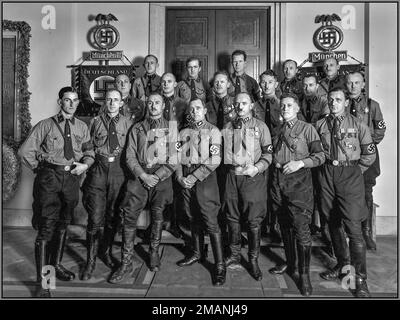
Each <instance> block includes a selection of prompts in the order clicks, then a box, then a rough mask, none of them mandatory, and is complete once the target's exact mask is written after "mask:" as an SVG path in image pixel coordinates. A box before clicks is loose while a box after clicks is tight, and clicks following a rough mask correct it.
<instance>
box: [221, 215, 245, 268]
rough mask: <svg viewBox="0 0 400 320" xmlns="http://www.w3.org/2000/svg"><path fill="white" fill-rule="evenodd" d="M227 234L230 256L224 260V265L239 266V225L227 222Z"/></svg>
mask: <svg viewBox="0 0 400 320" xmlns="http://www.w3.org/2000/svg"><path fill="white" fill-rule="evenodd" d="M228 230H229V231H228V232H229V248H230V251H231V254H230V256H228V257H227V258H225V265H226V266H227V267H228V266H230V265H232V264H240V260H241V255H240V250H241V246H242V234H241V232H240V224H239V223H236V222H231V221H229V222H228Z"/></svg>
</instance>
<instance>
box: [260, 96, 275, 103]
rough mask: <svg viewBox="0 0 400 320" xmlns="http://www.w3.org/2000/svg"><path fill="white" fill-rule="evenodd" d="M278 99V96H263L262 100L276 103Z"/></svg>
mask: <svg viewBox="0 0 400 320" xmlns="http://www.w3.org/2000/svg"><path fill="white" fill-rule="evenodd" d="M276 100H277V98H276V96H263V98H262V101H263V102H267V101H268V102H269V103H275V101H276Z"/></svg>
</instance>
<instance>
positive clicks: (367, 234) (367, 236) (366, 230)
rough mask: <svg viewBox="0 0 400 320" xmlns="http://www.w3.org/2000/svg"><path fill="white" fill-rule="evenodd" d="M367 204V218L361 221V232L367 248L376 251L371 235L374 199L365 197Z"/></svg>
mask: <svg viewBox="0 0 400 320" xmlns="http://www.w3.org/2000/svg"><path fill="white" fill-rule="evenodd" d="M365 200H366V205H367V211H368V215H367V219H365V220H364V221H363V222H362V223H361V227H362V234H363V237H364V240H365V244H366V246H367V249H368V250H372V251H376V243H375V241H374V239H373V237H372V216H373V214H374V200H373V199H372V198H368V199H365Z"/></svg>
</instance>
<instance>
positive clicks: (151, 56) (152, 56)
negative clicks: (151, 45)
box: [143, 54, 158, 63]
mask: <svg viewBox="0 0 400 320" xmlns="http://www.w3.org/2000/svg"><path fill="white" fill-rule="evenodd" d="M147 58H154V59H155V60H156V62H157V63H158V58H157V57H156V56H155V55H154V54H148V55H147V56H145V57H144V60H143V63H145V62H146V59H147Z"/></svg>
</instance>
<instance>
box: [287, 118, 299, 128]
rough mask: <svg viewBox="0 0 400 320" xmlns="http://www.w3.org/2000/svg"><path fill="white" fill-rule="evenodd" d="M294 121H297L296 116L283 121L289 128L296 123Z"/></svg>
mask: <svg viewBox="0 0 400 320" xmlns="http://www.w3.org/2000/svg"><path fill="white" fill-rule="evenodd" d="M296 121H297V118H295V119H293V120H290V121H285V123H286V125H287V126H288V128H289V129H292V128H293V127H294V125H295V124H296Z"/></svg>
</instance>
